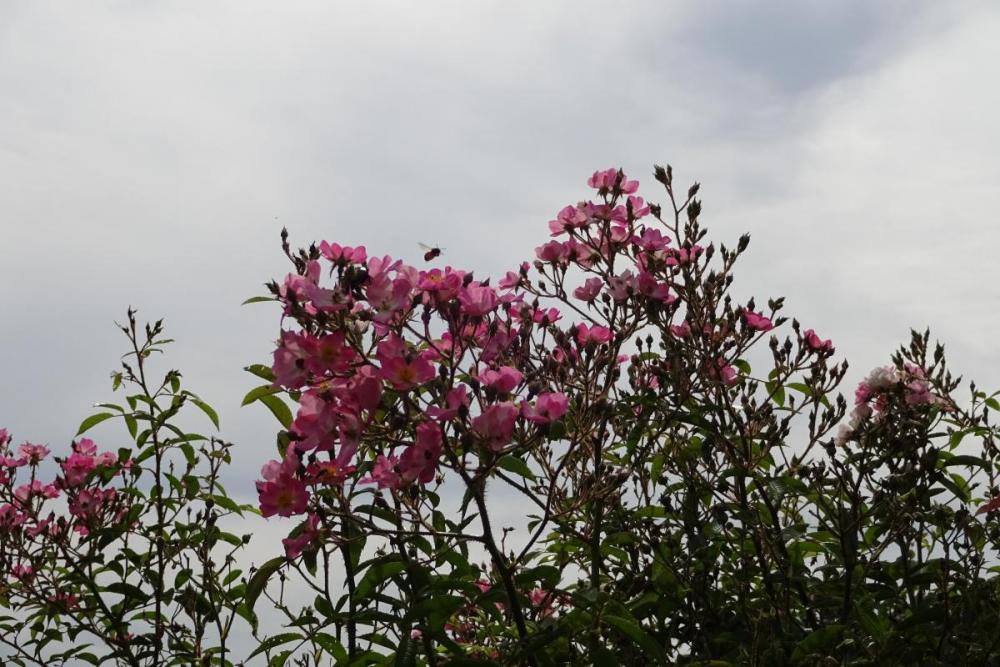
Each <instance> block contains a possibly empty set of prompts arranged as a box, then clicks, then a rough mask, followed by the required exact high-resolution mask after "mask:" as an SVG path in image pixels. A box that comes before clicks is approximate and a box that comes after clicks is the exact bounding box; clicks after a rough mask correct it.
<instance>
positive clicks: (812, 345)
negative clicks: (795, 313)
mask: <svg viewBox="0 0 1000 667" xmlns="http://www.w3.org/2000/svg"><path fill="white" fill-rule="evenodd" d="M802 337H803V338H804V339H805V341H806V345H808V346H809V349H810V350H814V351H816V352H833V341H831V340H830V339H829V338H828V339H826V340H820V337H819V336H818V335H816V332H815V331H813V330H812V329H806V330H805V333H803V334H802Z"/></svg>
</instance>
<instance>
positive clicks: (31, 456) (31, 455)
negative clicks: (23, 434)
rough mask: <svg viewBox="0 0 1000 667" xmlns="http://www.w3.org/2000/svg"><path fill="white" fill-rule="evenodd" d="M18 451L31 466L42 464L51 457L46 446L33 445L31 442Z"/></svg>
mask: <svg viewBox="0 0 1000 667" xmlns="http://www.w3.org/2000/svg"><path fill="white" fill-rule="evenodd" d="M17 451H18V454H20V455H21V456H22V457H24V458H25V459H27V460H28V463H31V464H36V463H41V462H42V459H44V458H45V457H46V456H48V455H49V448H48V447H46V446H45V445H33V444H31V443H29V442H26V443H24V444H23V445H21V446H20V447H18V450H17Z"/></svg>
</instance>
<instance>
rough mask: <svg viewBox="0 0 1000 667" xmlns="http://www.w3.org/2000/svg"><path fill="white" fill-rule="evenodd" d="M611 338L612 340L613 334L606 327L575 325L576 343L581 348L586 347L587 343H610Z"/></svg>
mask: <svg viewBox="0 0 1000 667" xmlns="http://www.w3.org/2000/svg"><path fill="white" fill-rule="evenodd" d="M612 338H614V334H612V333H611V329H609V328H607V327H602V326H600V325H596V324H595V325H594V326H593V327H588V326H587V325H586V324H578V325H576V342H577V343H578V344H579V345H580V346H581V347H583V346H585V345H587V344H588V343H593V344H595V345H602V344H604V343H607V342H608V341H610V340H611V339H612Z"/></svg>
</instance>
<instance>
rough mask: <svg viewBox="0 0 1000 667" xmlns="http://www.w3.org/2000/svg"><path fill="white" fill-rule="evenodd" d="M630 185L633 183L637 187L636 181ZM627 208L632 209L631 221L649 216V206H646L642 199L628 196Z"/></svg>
mask: <svg viewBox="0 0 1000 667" xmlns="http://www.w3.org/2000/svg"><path fill="white" fill-rule="evenodd" d="M631 183H635V184H636V187H638V186H639V182H638V181H631ZM633 192H634V190H633ZM628 206H629V208H631V209H632V219H633V220H638V219H639V218H644V217H646V216H647V215H649V206H647V205H646V202H645V200H644V199H643V198H642V197H637V196H635V195H630V196H629V198H628Z"/></svg>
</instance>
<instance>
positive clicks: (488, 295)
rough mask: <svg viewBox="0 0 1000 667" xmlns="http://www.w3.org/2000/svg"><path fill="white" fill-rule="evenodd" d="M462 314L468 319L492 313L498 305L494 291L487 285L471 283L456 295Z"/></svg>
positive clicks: (498, 301)
mask: <svg viewBox="0 0 1000 667" xmlns="http://www.w3.org/2000/svg"><path fill="white" fill-rule="evenodd" d="M458 302H459V303H460V304H462V312H463V313H464V314H465V315H468V316H469V317H482V316H483V315H486V314H488V313H490V312H492V311H493V310H494V309H496V307H497V306H498V305H499V303H500V299H499V297H498V296H497V293H496V290H494V289H493V288H492V287H490V286H489V285H481V284H479V283H472V284H470V285H469V286H468V287H463V288H462V289H461V290H460V291H459V293H458Z"/></svg>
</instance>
